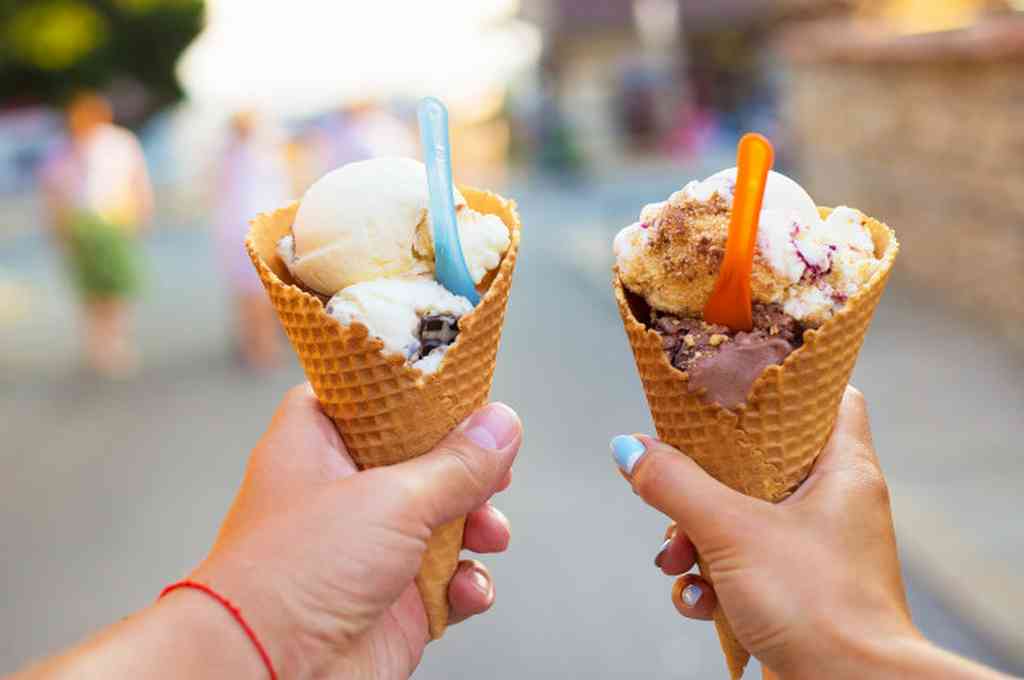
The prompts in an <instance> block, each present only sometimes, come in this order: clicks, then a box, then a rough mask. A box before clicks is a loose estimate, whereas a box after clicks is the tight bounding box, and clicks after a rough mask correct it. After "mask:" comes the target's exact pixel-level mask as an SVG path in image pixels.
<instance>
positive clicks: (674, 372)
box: [612, 208, 899, 680]
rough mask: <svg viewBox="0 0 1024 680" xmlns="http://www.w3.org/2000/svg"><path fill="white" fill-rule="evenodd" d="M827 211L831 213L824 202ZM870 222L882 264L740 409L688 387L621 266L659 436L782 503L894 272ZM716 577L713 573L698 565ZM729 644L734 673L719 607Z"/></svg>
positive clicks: (804, 469) (734, 650)
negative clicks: (641, 311) (639, 308)
mask: <svg viewBox="0 0 1024 680" xmlns="http://www.w3.org/2000/svg"><path fill="white" fill-rule="evenodd" d="M821 212H822V215H823V216H827V215H828V213H829V210H828V209H826V208H822V209H821ZM867 226H868V228H869V229H870V231H871V234H872V237H873V239H874V242H875V252H876V254H878V255H879V257H880V258H881V260H882V265H881V266H880V267H879V269H878V271H877V272H876V273H875V274H874V276H873V277H872V278H871V279H870V280H869V281H868V282H867V283H866V284H865V285H864V286H863V287H862V288H861V290H860V291H858V292H857V294H855V295H854V296H852V297H851V298H850V299H849V300H848V301H847V303H846V305H845V306H844V307H843V308H842V309H841V310H840V311H839V312H838V313H837V314H836V315H835V316H834V317H833V318H831V319H829V320H828V321H826V322H825V323H824V324H822V325H821V326H820V327H819V328H817V329H814V330H808V331H806V332H805V333H804V344H803V346H801V347H800V348H799V349H797V350H796V351H794V352H793V353H792V354H790V355H789V356H788V357H786V360H785V361H784V362H783V363H782V365H781V366H770V367H768V368H767V369H765V371H764V372H763V373H762V374H761V376H760V377H759V378H758V379H757V380H756V381H755V382H754V385H753V387H752V388H751V391H750V393H749V395H748V397H747V401H746V403H745V404H743V405H741V406H739V407H738V408H736V409H735V410H733V411H730V410H727V409H725V408H722V407H721V406H719V405H718V404H713V403H707V402H705V401H704V400H703V399H702V398H701V396H700V395H699V394H694V393H691V392H690V391H689V390H688V389H687V388H688V381H689V376H688V375H687V373H685V372H683V371H680V370H678V369H676V368H674V367H673V366H672V365H671V364H670V363H669V360H668V358H667V356H666V355H665V352H664V350H663V349H662V343H661V337H660V336H659V335H658V333H657V332H655V331H653V330H651V329H649V328H648V327H647V326H646V325H645V324H644V323H643V322H642V321H640V320H638V319H637V314H636V312H635V311H634V307H635V306H636V305H645V304H646V303H643V302H642V301H641V300H639V298H638V297H637V296H635V295H633V294H632V293H630V292H628V291H627V290H626V289H625V288H624V286H623V285H622V282H621V281H620V280H619V277H618V273H617V272H616V274H615V276H614V278H613V284H612V285H613V288H614V291H615V298H616V301H617V302H618V306H619V313H620V314H621V316H622V322H623V324H624V326H625V330H626V335H627V336H628V338H629V343H630V345H631V346H632V348H633V356H634V358H635V359H636V365H637V370H638V372H639V373H640V379H641V382H642V383H643V386H644V391H645V392H646V393H647V403H648V406H649V407H650V409H651V416H652V417H653V419H654V424H655V427H656V429H657V432H658V437H659V438H660V439H661V440H662V441H665V442H667V443H669V444H671V445H672V446H674V447H676V448H677V449H680V450H681V451H685V452H686V453H687V454H688V455H689V456H691V457H692V458H693V460H695V461H696V462H697V463H698V464H699V465H700V466H701V467H702V468H703V469H704V470H706V471H707V472H708V473H709V474H710V475H711V476H713V477H714V478H715V479H717V480H719V481H720V482H722V483H723V484H725V485H727V486H729V487H731V488H733V489H735V490H736V491H739V492H741V493H744V494H747V495H748V496H754V497H756V498H760V499H762V500H766V501H770V502H772V503H777V502H779V501H781V500H783V499H785V498H786V497H787V496H789V495H790V494H792V493H793V491H795V490H796V488H797V487H798V486H800V484H801V483H802V482H803V481H804V479H806V478H807V475H808V474H809V473H810V470H811V466H812V465H813V464H814V461H815V459H816V458H817V457H818V454H819V453H820V452H821V449H822V448H823V447H824V445H825V442H826V441H827V440H828V436H829V434H830V433H831V431H832V426H833V425H834V424H835V419H836V415H837V413H838V409H839V402H840V401H841V400H842V397H843V392H844V391H845V389H846V385H847V382H848V381H849V379H850V373H851V372H852V371H853V366H854V363H855V362H856V361H857V354H858V352H860V347H861V344H862V343H863V341H864V336H865V334H866V333H867V330H868V326H869V325H870V323H871V317H872V315H873V314H874V310H875V307H876V306H877V305H878V301H879V300H880V299H881V297H882V293H883V292H884V290H885V284H886V282H887V281H888V279H889V274H890V272H891V271H892V266H893V263H894V261H895V259H896V254H897V252H898V251H899V244H898V242H897V241H896V235H895V234H894V233H893V231H892V230H891V229H890V228H889V227H888V226H886V225H885V224H882V223H881V222H878V221H876V220H873V219H870V218H869V219H868V222H867ZM700 569H701V573H702V574H703V575H704V576H705V577H706V578H708V579H709V580H710V581H712V582H713V581H714V574H713V573H709V572H708V570H707V569H706V565H705V564H704V563H703V562H701V563H700ZM715 627H716V628H717V630H718V636H719V640H720V641H721V643H722V650H723V652H725V657H726V661H727V663H728V665H729V673H730V675H731V677H732V678H733V680H736V679H737V678H741V677H742V676H743V669H744V668H745V667H746V664H747V662H748V661H749V659H750V654H749V653H747V651H746V650H745V649H743V646H742V645H741V644H740V643H739V641H738V640H737V639H736V636H735V635H734V634H733V632H732V628H731V627H730V625H729V622H728V621H727V620H726V618H725V616H724V614H723V613H722V611H721V608H719V609H718V610H717V611H716V612H715Z"/></svg>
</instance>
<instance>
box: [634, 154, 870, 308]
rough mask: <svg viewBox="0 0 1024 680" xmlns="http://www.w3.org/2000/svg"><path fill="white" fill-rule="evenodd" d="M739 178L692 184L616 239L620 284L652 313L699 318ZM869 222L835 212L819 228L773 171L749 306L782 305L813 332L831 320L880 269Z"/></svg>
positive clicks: (810, 208) (809, 208)
mask: <svg viewBox="0 0 1024 680" xmlns="http://www.w3.org/2000/svg"><path fill="white" fill-rule="evenodd" d="M735 179H736V169H735V168H732V169H729V170H725V171H723V172H720V173H717V174H715V175H712V176H711V177H709V178H708V179H706V180H704V181H695V182H690V183H689V184H687V185H686V186H684V187H683V188H682V189H681V190H679V191H677V192H675V193H674V194H673V195H672V196H671V197H669V199H668V201H665V202H664V203H658V204H653V205H650V206H647V207H646V208H644V210H643V211H642V212H641V216H640V220H639V221H638V222H636V223H634V224H632V225H630V226H628V227H626V228H625V229H623V230H622V231H621V232H620V233H619V234H618V235H617V236H616V238H615V244H614V251H615V257H616V268H617V271H618V273H619V277H620V278H621V280H622V283H623V284H624V285H625V286H626V287H627V288H628V289H629V290H631V291H633V292H634V293H637V294H638V295H641V296H642V297H643V298H644V299H645V300H646V301H647V302H648V304H650V305H651V307H653V308H654V309H657V310H660V311H663V312H667V313H672V314H677V315H680V316H701V315H702V314H703V311H704V307H705V305H706V304H707V301H708V299H709V298H710V297H711V294H712V291H713V290H714V287H715V285H716V282H717V279H718V276H719V272H720V270H721V268H722V263H723V260H724V258H725V251H726V241H727V235H728V233H729V225H730V219H731V214H732V208H733V201H734V193H735V188H736V181H735ZM865 222H866V218H865V217H864V215H863V214H861V213H860V212H859V211H857V210H854V209H852V208H846V207H841V208H836V209H835V210H833V211H832V212H831V213H830V214H829V215H828V217H827V219H822V217H821V215H820V213H819V212H818V208H817V207H816V206H815V204H814V201H813V199H811V197H810V196H809V195H808V194H807V192H806V191H804V190H803V189H802V188H801V187H800V186H799V185H798V184H797V183H796V182H794V181H792V180H791V179H789V178H788V177H785V176H783V175H781V174H779V173H776V172H769V173H768V176H767V182H766V187H765V192H764V198H763V201H762V205H761V210H760V213H759V220H758V229H757V240H756V247H755V250H754V258H753V261H752V267H751V274H750V282H751V301H752V302H755V303H757V302H760V303H765V304H771V303H776V304H779V305H782V306H783V307H784V308H785V311H786V312H787V313H789V314H791V315H792V316H793V317H795V318H797V319H799V320H800V321H802V322H804V323H806V324H807V325H811V326H813V325H817V324H820V323H822V322H823V321H825V320H826V319H828V318H830V317H831V316H832V315H833V314H834V313H835V311H836V310H837V309H839V308H840V307H841V306H842V305H843V304H844V303H845V301H846V299H847V298H848V297H849V296H850V295H852V294H854V293H855V292H856V291H857V290H859V289H860V287H861V286H862V285H863V284H864V283H865V282H867V281H868V280H869V279H870V278H871V276H872V274H873V273H874V272H875V271H876V270H877V268H878V266H879V262H880V260H879V258H878V255H879V253H876V252H875V251H876V249H875V244H874V242H873V240H872V237H871V234H870V232H869V231H868V229H867V227H866V226H865Z"/></svg>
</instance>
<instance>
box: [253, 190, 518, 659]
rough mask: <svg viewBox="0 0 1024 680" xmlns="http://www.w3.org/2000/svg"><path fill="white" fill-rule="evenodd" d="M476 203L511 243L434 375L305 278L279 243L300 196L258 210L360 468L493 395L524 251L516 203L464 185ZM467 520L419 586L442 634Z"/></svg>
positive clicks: (415, 444)
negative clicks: (332, 304)
mask: <svg viewBox="0 0 1024 680" xmlns="http://www.w3.org/2000/svg"><path fill="white" fill-rule="evenodd" d="M460 190H461V191H462V193H463V195H464V196H465V197H466V200H467V201H468V203H469V205H470V207H472V208H473V209H474V210H477V211H480V212H484V213H491V214H494V215H497V216H498V217H500V218H501V219H502V221H504V222H505V224H506V225H508V227H509V230H510V232H511V233H510V237H511V245H510V246H509V248H508V251H507V252H506V253H505V256H504V258H503V260H502V262H501V265H500V266H499V267H498V269H497V270H496V273H492V275H491V276H490V277H488V278H489V279H490V280H489V281H488V280H485V281H484V283H485V284H489V285H487V289H486V292H485V293H483V299H482V300H481V301H480V304H479V305H478V306H477V307H476V309H474V310H473V312H472V313H471V314H468V315H466V316H464V317H462V319H461V320H460V322H459V335H458V338H457V339H456V341H455V343H454V344H453V345H452V346H451V347H450V348H449V349H448V352H447V354H446V355H445V358H444V362H443V363H442V364H441V367H440V368H439V369H438V370H437V371H436V372H435V373H433V374H431V375H428V376H424V375H423V373H421V372H420V371H419V370H417V369H413V368H411V367H410V366H409V365H408V363H407V362H406V361H405V359H404V358H403V357H400V356H395V355H393V354H386V353H385V352H384V351H383V349H384V344H383V342H381V341H380V340H379V339H377V338H374V337H372V336H371V335H370V334H369V331H368V330H367V328H366V327H365V326H364V325H362V324H358V323H355V324H351V325H348V326H343V325H342V324H340V323H339V322H338V321H337V320H336V319H334V318H333V317H331V316H329V315H328V314H327V313H326V311H325V310H324V299H323V298H322V297H320V296H318V295H316V294H313V293H310V292H309V291H307V290H305V289H304V288H301V287H299V286H298V285H296V284H295V280H294V279H293V278H292V276H291V275H290V274H289V272H288V270H287V268H286V267H285V265H284V263H283V262H282V261H281V259H280V258H279V257H278V256H277V253H276V246H277V241H278V240H279V239H280V238H281V237H282V236H284V235H285V234H286V233H288V231H289V230H290V229H291V226H292V222H293V221H294V219H295V214H296V211H297V210H298V203H293V204H291V205H289V206H287V207H285V208H282V209H280V210H277V211H275V212H272V213H267V214H262V215H258V216H257V217H256V218H255V219H254V220H253V221H252V225H251V228H250V230H249V234H248V236H247V237H246V240H245V247H246V250H248V251H249V256H250V257H251V258H252V261H253V264H254V265H255V267H256V271H257V272H258V273H259V276H260V279H261V280H262V281H263V285H264V287H265V288H266V289H267V293H268V294H269V296H270V301H271V303H272V304H273V306H274V309H276V310H277V315H278V317H279V318H280V320H281V324H282V325H283V326H284V330H285V332H286V333H287V335H288V339H289V340H290V341H291V344H292V347H294V348H295V352H296V354H298V356H299V363H300V364H301V365H302V368H303V370H304V371H305V373H306V378H308V379H309V382H310V384H311V385H312V387H313V391H314V392H315V393H316V396H317V398H318V399H319V401H320V404H321V406H322V407H323V410H324V412H325V413H326V414H327V415H328V416H330V418H331V419H332V420H333V421H334V424H335V425H336V426H337V428H338V432H339V433H340V434H341V437H342V439H343V440H344V442H345V446H346V447H347V449H348V452H349V454H350V455H351V456H352V459H353V460H354V461H355V462H356V464H357V465H358V466H359V467H360V469H366V468H372V467H377V466H381V465H392V464H395V463H401V462H403V461H406V460H409V459H411V458H415V457H416V456H419V455H421V454H423V453H426V452H427V451H429V450H430V449H432V448H433V447H434V446H435V445H436V444H437V443H438V442H440V441H441V440H442V439H443V438H444V437H445V436H446V435H447V434H448V433H449V432H451V431H452V430H453V429H454V428H455V427H456V425H458V424H459V423H460V422H462V421H463V420H465V419H466V418H468V417H469V415H470V414H471V413H472V412H473V411H475V410H476V409H478V408H480V407H481V406H483V405H484V404H485V403H486V402H487V397H488V394H489V392H490V389H491V378H492V377H493V375H494V364H495V359H496V356H497V353H498V344H499V341H500V339H501V329H502V324H503V322H504V318H505V308H506V306H507V303H508V296H509V292H510V290H511V284H512V273H513V271H514V270H515V266H516V256H517V254H518V252H519V233H520V224H519V216H518V214H517V213H516V210H515V204H514V203H513V202H511V201H508V200H506V199H504V198H502V197H500V196H498V195H496V194H492V193H489V192H485V191H479V190H475V189H471V188H468V187H460ZM464 525H465V518H462V519H459V520H456V521H454V522H452V523H450V524H447V525H445V526H442V527H440V528H438V529H437V530H435V531H434V533H433V535H432V536H431V539H430V541H429V543H428V547H427V551H426V554H425V555H424V557H423V563H422V565H421V567H420V572H419V575H418V576H417V577H416V584H417V586H418V587H419V591H420V595H421V596H422V598H423V604H424V607H425V609H426V612H427V617H428V619H429V622H430V634H431V637H433V638H435V639H436V638H439V637H441V635H442V634H443V633H444V630H445V628H446V626H447V624H448V583H449V582H450V581H451V578H452V575H453V574H454V573H455V569H456V568H457V566H458V559H459V551H460V550H461V549H462V532H463V527H464Z"/></svg>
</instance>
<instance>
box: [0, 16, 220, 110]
mask: <svg viewBox="0 0 1024 680" xmlns="http://www.w3.org/2000/svg"><path fill="white" fill-rule="evenodd" d="M202 14H203V12H202V0H0V104H3V103H4V102H11V101H13V102H44V103H51V104H60V103H62V102H63V101H64V100H65V99H66V98H67V97H68V96H69V95H71V94H72V93H73V92H75V91H76V90H80V89H83V88H104V87H106V86H108V85H110V83H111V82H114V81H116V80H118V79H128V80H131V81H135V82H138V83H140V84H141V85H143V86H144V87H145V88H146V91H147V93H148V94H149V95H150V97H151V98H152V103H153V104H154V105H159V104H163V103H166V102H168V101H171V100H173V99H175V98H176V97H178V96H179V95H180V91H179V90H178V85H177V82H176V81H175V78H174V64H175V61H176V60H177V58H178V55H179V54H181V51H182V50H183V49H185V47H186V46H187V45H188V44H189V42H191V41H192V39H193V38H194V37H195V36H196V34H197V33H198V32H199V29H200V27H201V23H202Z"/></svg>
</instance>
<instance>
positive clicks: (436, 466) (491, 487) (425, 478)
mask: <svg viewBox="0 0 1024 680" xmlns="http://www.w3.org/2000/svg"><path fill="white" fill-rule="evenodd" d="M522 430H523V427H522V423H521V422H520V420H519V416H518V415H516V412H515V411H513V410H512V409H511V408H509V407H508V406H506V405H504V404H500V403H494V404H489V405H488V406H485V407H483V408H482V409H480V410H479V411H477V412H476V413H474V414H473V415H472V416H470V417H469V418H468V419H467V420H466V421H465V422H464V423H462V424H461V425H460V426H459V427H457V428H456V429H455V430H454V431H453V432H452V433H451V434H449V435H448V436H447V437H445V438H444V440H443V441H442V442H441V443H440V444H438V445H437V446H436V447H434V449H433V450H432V451H430V452H429V453H426V454H424V455H422V456H419V457H418V458H414V459H413V460H410V461H408V462H405V463H401V464H399V465H393V466H391V467H389V468H386V470H387V473H388V474H389V475H393V476H394V480H393V482H394V486H393V487H392V488H401V489H404V490H406V492H407V493H406V494H405V498H404V499H403V502H404V504H405V505H406V509H407V510H408V512H409V513H410V514H412V515H413V516H414V517H415V518H416V519H418V520H419V521H421V522H423V523H424V524H426V525H427V526H429V527H430V528H431V529H435V528H437V527H439V526H441V525H443V524H446V523H448V522H450V521H452V520H454V519H456V518H458V517H462V516H463V515H465V514H467V513H469V512H470V511H471V510H473V509H475V508H477V507H479V506H481V505H483V503H485V502H486V501H487V499H488V498H490V497H491V496H493V495H494V493H495V492H496V491H497V490H498V487H499V486H500V484H501V482H502V481H503V480H504V478H505V475H506V474H507V473H508V471H509V468H511V467H512V461H513V460H515V457H516V454H517V453H518V452H519V445H520V443H521V442H522Z"/></svg>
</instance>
